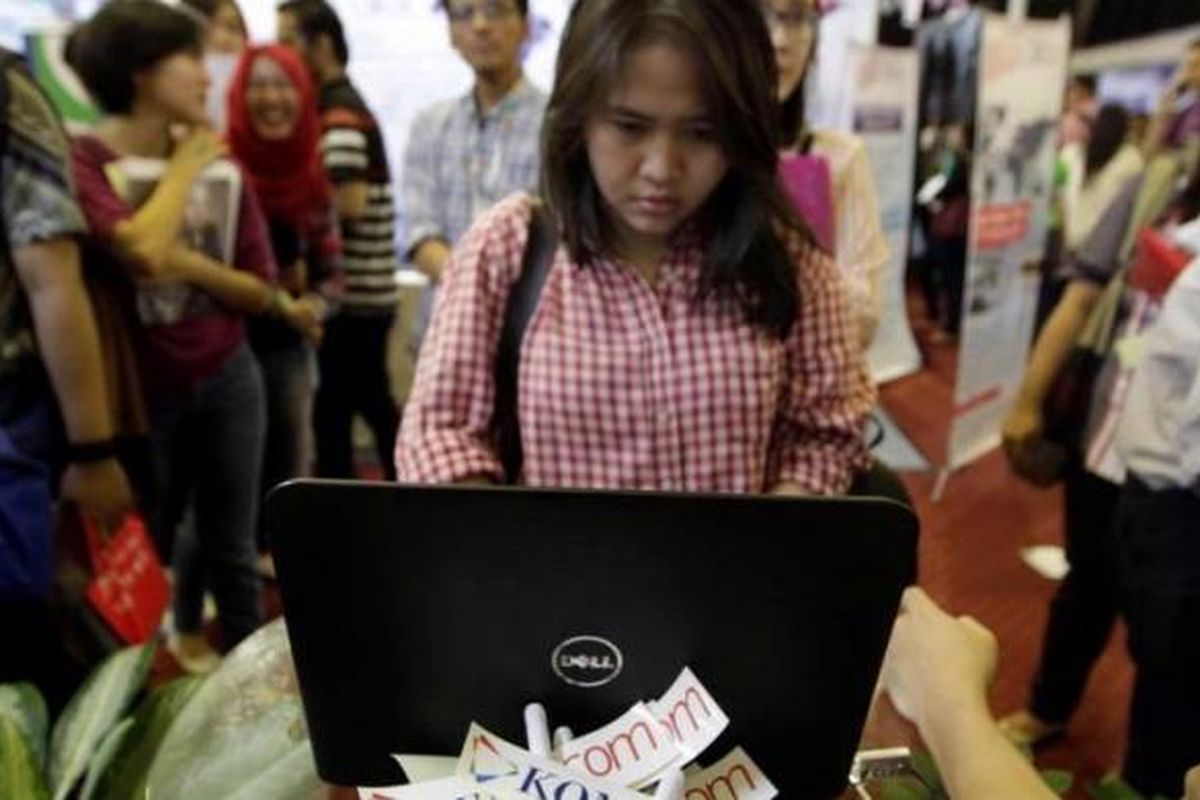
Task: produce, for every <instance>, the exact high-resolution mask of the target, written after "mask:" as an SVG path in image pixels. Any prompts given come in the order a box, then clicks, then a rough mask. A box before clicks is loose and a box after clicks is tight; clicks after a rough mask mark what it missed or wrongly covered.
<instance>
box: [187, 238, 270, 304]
mask: <svg viewBox="0 0 1200 800" xmlns="http://www.w3.org/2000/svg"><path fill="white" fill-rule="evenodd" d="M167 271H168V273H170V274H172V275H177V276H178V277H179V279H181V280H183V281H185V282H187V283H189V284H191V285H192V286H195V287H196V288H197V289H200V290H202V291H204V292H207V293H208V294H210V295H212V297H213V298H215V299H216V300H217V301H218V302H219V303H221V304H222V305H224V306H227V307H228V308H230V309H232V310H234V311H238V312H240V313H243V314H261V313H263V312H264V311H266V310H267V308H268V306H270V304H271V298H272V295H273V293H274V291H275V289H274V287H273V286H271V284H269V283H267V282H266V281H264V280H262V279H261V278H259V277H258V276H257V275H254V274H252V273H249V272H245V271H243V270H238V269H234V268H232V267H228V266H226V265H224V264H221V263H218V262H216V261H213V260H212V259H211V258H209V257H208V256H205V255H204V254H203V253H200V252H198V251H196V250H192V249H191V248H187V247H183V246H182V245H177V246H176V247H174V248H173V249H172V250H171V251H170V253H169V254H168V256H167Z"/></svg>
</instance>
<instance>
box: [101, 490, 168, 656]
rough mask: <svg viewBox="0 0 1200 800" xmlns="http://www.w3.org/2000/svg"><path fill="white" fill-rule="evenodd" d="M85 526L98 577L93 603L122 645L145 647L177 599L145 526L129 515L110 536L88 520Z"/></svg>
mask: <svg viewBox="0 0 1200 800" xmlns="http://www.w3.org/2000/svg"><path fill="white" fill-rule="evenodd" d="M80 523H81V526H82V528H83V537H84V540H85V542H86V543H87V551H88V557H89V559H90V561H91V568H92V575H93V577H92V580H91V583H89V584H88V588H87V599H88V603H90V604H91V606H92V608H93V609H95V611H96V613H97V614H99V615H100V617H101V619H103V620H104V621H105V623H107V625H108V627H109V628H111V629H112V632H113V633H114V634H115V635H116V636H117V638H119V639H120V640H121V641H123V642H125V643H126V644H141V643H142V642H145V641H146V640H148V639H149V638H150V637H152V636H154V634H155V633H156V632H157V631H158V626H159V624H160V623H161V622H162V616H163V612H164V611H165V610H166V608H167V602H168V601H169V600H170V595H171V588H170V586H169V585H168V583H167V575H166V572H165V571H164V570H163V568H162V564H160V563H159V561H158V554H157V553H156V552H155V550H154V544H153V543H152V542H151V541H150V537H149V536H148V535H147V533H146V525H145V523H144V522H143V521H142V518H141V517H140V516H138V515H136V514H129V515H127V516H126V517H125V519H124V521H123V522H122V523H121V525H120V527H118V528H117V529H115V530H113V531H110V532H108V534H107V535H105V534H104V533H102V532H101V531H100V530H99V529H98V528H97V526H96V525H95V524H94V523H93V522H91V521H90V520H88V519H83V518H81V520H80Z"/></svg>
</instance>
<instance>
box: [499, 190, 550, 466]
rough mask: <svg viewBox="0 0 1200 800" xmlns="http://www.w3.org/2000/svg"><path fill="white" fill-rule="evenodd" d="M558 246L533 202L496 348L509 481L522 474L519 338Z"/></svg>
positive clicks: (504, 461)
mask: <svg viewBox="0 0 1200 800" xmlns="http://www.w3.org/2000/svg"><path fill="white" fill-rule="evenodd" d="M557 249H558V231H557V230H556V229H555V227H554V220H553V219H552V218H551V216H550V214H548V213H547V212H546V211H545V210H544V209H543V208H542V206H541V204H540V203H535V204H534V206H533V217H532V219H531V220H530V222H529V241H528V243H527V244H526V245H525V257H524V258H523V259H522V260H521V274H520V276H519V277H518V278H517V280H516V282H515V283H514V284H513V285H512V289H511V290H510V291H509V295H508V302H507V304H506V305H505V308H504V327H503V328H502V329H501V331H500V344H499V347H498V348H497V350H496V402H495V405H494V411H493V415H492V428H493V432H494V435H495V440H496V447H497V451H498V453H499V456H500V463H501V464H502V465H503V466H504V476H505V480H506V482H507V483H512V484H515V483H517V481H519V480H520V478H521V468H522V466H523V464H524V453H523V451H522V448H521V423H520V419H519V417H518V415H517V396H518V395H517V381H518V379H517V375H518V372H519V371H520V364H521V342H522V340H524V338H525V331H526V329H527V328H528V327H529V321H530V320H531V319H533V312H534V311H536V310H537V307H538V302H539V300H541V296H542V287H543V286H544V285H545V284H546V276H548V275H549V274H550V267H551V265H552V264H553V263H554V253H555V251H556V250H557Z"/></svg>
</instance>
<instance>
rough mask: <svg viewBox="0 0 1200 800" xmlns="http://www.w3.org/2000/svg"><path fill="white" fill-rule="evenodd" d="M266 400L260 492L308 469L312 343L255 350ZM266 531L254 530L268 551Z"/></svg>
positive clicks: (314, 371)
mask: <svg viewBox="0 0 1200 800" xmlns="http://www.w3.org/2000/svg"><path fill="white" fill-rule="evenodd" d="M255 357H256V358H257V359H258V366H259V368H260V369H261V370H262V376H263V387H264V389H265V390H266V399H267V441H266V448H265V450H264V455H263V469H262V494H261V498H262V499H263V500H265V499H266V496H267V495H268V494H269V493H270V491H271V490H272V489H274V488H275V487H276V486H278V485H279V484H281V483H283V482H285V481H289V480H291V479H292V478H301V477H305V476H307V475H309V474H310V473H311V471H312V460H313V443H312V439H313V437H312V413H313V396H314V395H315V393H316V391H317V357H316V352H315V351H314V350H313V347H312V345H310V344H308V343H307V342H297V343H296V344H295V345H293V346H290V347H281V348H277V349H272V350H268V351H265V352H257V351H256V352H255ZM265 534H266V530H265V528H264V526H263V525H262V524H260V525H259V528H258V549H259V551H261V552H265V551H266V550H268V549H269V548H268V543H267V541H266V535H265Z"/></svg>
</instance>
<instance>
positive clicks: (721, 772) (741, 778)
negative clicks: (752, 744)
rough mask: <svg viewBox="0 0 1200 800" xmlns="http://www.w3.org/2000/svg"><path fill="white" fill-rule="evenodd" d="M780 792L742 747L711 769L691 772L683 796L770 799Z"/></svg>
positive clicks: (711, 799)
mask: <svg viewBox="0 0 1200 800" xmlns="http://www.w3.org/2000/svg"><path fill="white" fill-rule="evenodd" d="M778 794H779V790H778V789H776V788H775V787H774V785H772V783H771V781H770V780H769V779H768V778H767V776H766V775H765V774H763V771H762V770H761V769H759V768H758V765H757V764H755V763H754V761H753V760H751V758H750V756H749V755H748V754H747V753H746V751H745V750H743V749H742V748H740V747H737V748H734V749H733V751H732V752H730V753H729V755H727V756H725V757H724V758H722V759H721V760H720V761H718V762H717V763H716V764H713V765H712V766H711V767H709V768H708V769H705V770H701V771H700V772H695V773H691V774H689V775H688V776H687V781H686V782H685V783H684V785H683V800H771V798H773V797H776V796H777V795H778Z"/></svg>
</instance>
